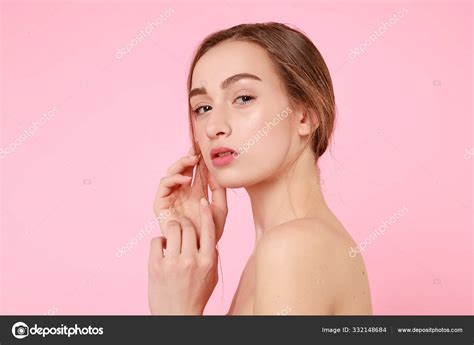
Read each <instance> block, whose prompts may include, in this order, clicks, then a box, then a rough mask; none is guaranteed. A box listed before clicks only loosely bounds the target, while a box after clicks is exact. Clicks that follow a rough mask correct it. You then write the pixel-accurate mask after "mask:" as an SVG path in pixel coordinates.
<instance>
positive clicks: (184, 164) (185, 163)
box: [166, 156, 199, 177]
mask: <svg viewBox="0 0 474 345" xmlns="http://www.w3.org/2000/svg"><path fill="white" fill-rule="evenodd" d="M198 161H199V156H184V157H181V158H180V159H178V160H177V161H176V162H175V163H173V164H172V165H171V166H170V167H169V168H168V170H167V171H166V175H174V174H178V173H180V174H182V175H185V176H191V177H192V176H193V169H194V166H195V165H196V163H197V162H198Z"/></svg>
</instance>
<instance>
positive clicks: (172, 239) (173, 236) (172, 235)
mask: <svg viewBox="0 0 474 345" xmlns="http://www.w3.org/2000/svg"><path fill="white" fill-rule="evenodd" d="M166 226H167V227H166V256H178V255H179V254H180V252H181V225H180V224H179V222H177V221H175V220H170V221H169V222H168V223H167V224H166Z"/></svg>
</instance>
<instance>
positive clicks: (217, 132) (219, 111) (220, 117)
mask: <svg viewBox="0 0 474 345" xmlns="http://www.w3.org/2000/svg"><path fill="white" fill-rule="evenodd" d="M230 133H231V127H230V124H229V117H228V116H227V113H226V112H225V110H224V109H223V108H222V107H220V108H218V107H214V109H213V111H212V113H211V114H209V116H208V120H207V123H206V135H207V136H208V138H209V139H216V138H218V137H219V136H229V135H230Z"/></svg>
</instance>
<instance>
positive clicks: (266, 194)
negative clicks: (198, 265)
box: [246, 150, 330, 253]
mask: <svg viewBox="0 0 474 345" xmlns="http://www.w3.org/2000/svg"><path fill="white" fill-rule="evenodd" d="M281 170H282V171H281V172H279V173H278V174H277V175H276V176H272V177H271V178H268V179H266V180H264V181H261V182H259V183H257V184H254V185H252V186H250V187H247V188H246V190H247V193H248V194H249V197H250V202H251V205H252V214H253V219H254V223H255V246H254V250H253V253H255V248H256V246H257V243H258V241H259V240H260V238H261V237H262V236H263V234H264V233H265V232H266V231H268V230H269V229H272V228H274V227H276V226H278V225H280V224H283V223H286V222H288V221H291V220H294V219H299V218H305V217H318V216H322V215H324V214H328V213H330V210H329V208H328V206H327V204H326V201H325V199H324V196H323V193H322V190H321V186H320V177H319V169H318V167H317V166H316V164H315V163H314V158H313V156H312V155H311V154H310V152H308V151H306V150H305V152H304V153H303V154H302V155H301V157H300V158H299V159H298V161H297V162H296V163H295V165H294V168H293V169H291V170H288V168H285V169H281Z"/></svg>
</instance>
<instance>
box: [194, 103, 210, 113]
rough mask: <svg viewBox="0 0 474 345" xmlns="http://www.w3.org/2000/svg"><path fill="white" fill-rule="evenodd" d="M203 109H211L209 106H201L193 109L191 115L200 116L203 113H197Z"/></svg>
mask: <svg viewBox="0 0 474 345" xmlns="http://www.w3.org/2000/svg"><path fill="white" fill-rule="evenodd" d="M205 107H209V108H211V106H210V105H201V106H200V107H197V108H194V109H193V114H195V115H201V114H203V113H200V112H199V111H200V110H201V109H202V108H205ZM211 109H212V108H211Z"/></svg>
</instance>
